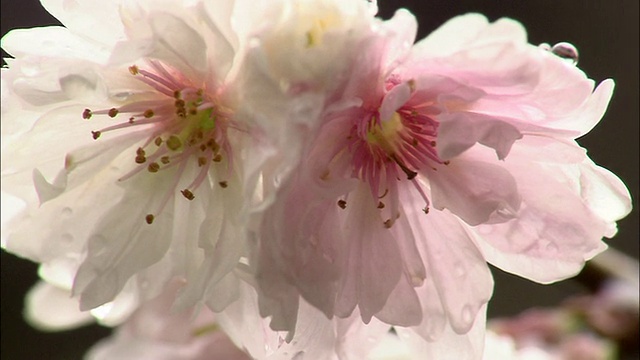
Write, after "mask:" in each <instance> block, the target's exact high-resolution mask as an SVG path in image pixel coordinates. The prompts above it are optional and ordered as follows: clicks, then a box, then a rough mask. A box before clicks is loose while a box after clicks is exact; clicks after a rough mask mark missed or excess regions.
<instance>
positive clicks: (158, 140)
mask: <svg viewBox="0 0 640 360" xmlns="http://www.w3.org/2000/svg"><path fill="white" fill-rule="evenodd" d="M153 143H154V144H156V146H160V145H162V138H161V137H159V136H158V137H157V138H156V139H155V140H154V141H153Z"/></svg>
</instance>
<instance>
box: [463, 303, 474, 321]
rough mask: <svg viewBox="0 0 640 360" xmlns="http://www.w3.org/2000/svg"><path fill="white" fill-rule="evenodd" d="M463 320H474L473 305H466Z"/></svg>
mask: <svg viewBox="0 0 640 360" xmlns="http://www.w3.org/2000/svg"><path fill="white" fill-rule="evenodd" d="M462 321H463V322H464V323H471V322H472V321H473V311H472V309H471V305H465V306H464V307H463V308H462Z"/></svg>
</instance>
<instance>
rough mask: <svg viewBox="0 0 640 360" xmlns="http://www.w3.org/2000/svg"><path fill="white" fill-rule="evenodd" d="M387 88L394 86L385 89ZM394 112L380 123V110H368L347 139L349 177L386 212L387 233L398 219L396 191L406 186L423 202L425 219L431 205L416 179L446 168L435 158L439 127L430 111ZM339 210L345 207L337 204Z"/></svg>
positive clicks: (424, 108) (419, 108)
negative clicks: (363, 185) (439, 167)
mask: <svg viewBox="0 0 640 360" xmlns="http://www.w3.org/2000/svg"><path fill="white" fill-rule="evenodd" d="M388 85H389V86H390V87H393V86H395V85H396V84H388ZM408 104H411V101H409V102H407V103H406V104H405V105H403V106H402V107H400V108H399V109H397V110H396V111H395V112H394V113H393V115H392V116H391V118H389V119H381V118H380V112H379V109H371V110H368V111H366V112H365V114H364V115H363V116H362V117H361V118H359V119H358V120H356V122H355V124H354V125H353V127H352V128H351V132H350V135H349V137H348V149H349V150H350V153H351V159H352V169H353V173H352V176H353V177H356V178H358V179H360V180H362V181H364V182H366V183H368V184H369V186H370V188H371V194H372V196H373V197H374V199H375V200H376V202H377V203H378V205H377V206H378V209H385V208H387V204H385V201H386V202H387V203H390V206H389V208H390V209H389V213H387V214H386V215H385V216H387V217H388V219H387V220H385V221H384V224H385V226H386V227H387V228H390V227H391V226H392V225H393V223H394V221H395V219H397V217H398V216H400V215H399V212H398V203H399V199H398V196H399V195H398V185H399V183H404V182H406V181H408V182H410V183H412V184H413V188H415V190H416V191H417V192H418V194H419V195H420V196H421V197H422V198H423V199H424V201H425V203H426V205H425V207H424V208H423V211H424V212H425V213H428V212H429V204H430V202H429V199H428V197H427V195H426V193H425V191H424V189H423V188H422V186H423V185H422V184H421V182H420V181H419V179H418V178H417V176H418V173H419V172H420V171H422V170H423V169H425V168H426V167H430V168H434V165H436V164H438V165H439V164H444V165H447V164H448V162H447V161H442V160H441V159H440V158H439V157H438V152H437V150H436V139H437V137H438V125H439V123H438V121H436V120H435V119H434V118H433V117H432V116H430V115H429V114H428V111H427V109H428V108H429V107H430V106H431V105H432V104H431V103H425V104H411V105H408ZM338 206H340V207H341V208H345V207H346V201H345V200H340V201H339V202H338Z"/></svg>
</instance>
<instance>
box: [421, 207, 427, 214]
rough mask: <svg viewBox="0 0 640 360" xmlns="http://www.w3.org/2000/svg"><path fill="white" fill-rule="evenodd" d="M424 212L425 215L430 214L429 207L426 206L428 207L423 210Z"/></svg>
mask: <svg viewBox="0 0 640 360" xmlns="http://www.w3.org/2000/svg"><path fill="white" fill-rule="evenodd" d="M422 212H424V213H425V214H428V213H429V207H428V206H426V207H424V208H422Z"/></svg>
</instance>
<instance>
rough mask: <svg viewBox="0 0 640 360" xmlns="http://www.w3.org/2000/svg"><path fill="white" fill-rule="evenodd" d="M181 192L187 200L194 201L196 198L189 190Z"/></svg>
mask: <svg viewBox="0 0 640 360" xmlns="http://www.w3.org/2000/svg"><path fill="white" fill-rule="evenodd" d="M180 192H181V193H182V195H183V196H184V197H185V198H187V200H193V199H194V198H195V196H194V195H193V193H192V192H191V191H190V190H189V189H184V190H181V191H180Z"/></svg>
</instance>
